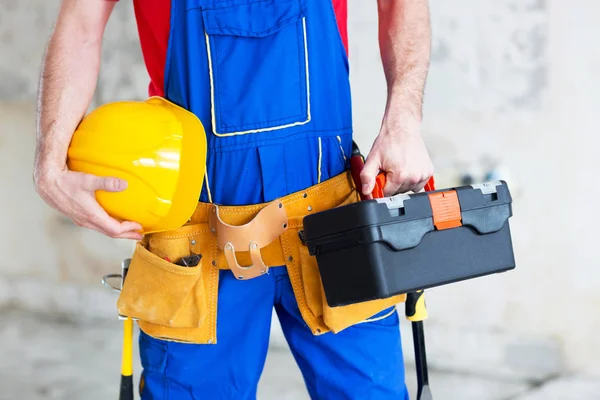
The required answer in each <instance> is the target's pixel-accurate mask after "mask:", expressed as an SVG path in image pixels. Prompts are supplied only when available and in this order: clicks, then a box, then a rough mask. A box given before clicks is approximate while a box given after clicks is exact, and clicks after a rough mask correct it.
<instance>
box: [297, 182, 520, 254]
mask: <svg viewBox="0 0 600 400" xmlns="http://www.w3.org/2000/svg"><path fill="white" fill-rule="evenodd" d="M452 191H454V192H455V193H456V197H457V198H458V203H459V206H460V224H461V225H462V226H470V227H471V228H473V229H474V230H475V231H477V232H478V233H480V234H486V233H491V232H496V231H498V230H500V229H501V228H502V226H503V225H504V224H505V223H506V221H507V220H508V218H509V217H511V216H512V208H511V204H512V198H511V195H510V191H509V189H508V185H507V184H506V182H505V181H502V180H498V181H491V182H485V183H481V184H475V185H465V186H458V187H455V188H449V189H440V190H436V191H431V192H426V193H425V192H421V193H415V194H398V195H395V196H391V197H385V198H381V199H374V200H366V201H361V202H357V203H352V204H348V205H345V206H342V207H337V208H333V209H330V210H326V211H322V212H319V213H316V214H311V215H308V216H306V217H305V218H304V240H305V241H306V242H315V241H319V239H321V238H326V237H330V236H332V235H339V234H341V233H345V232H349V231H352V230H357V229H361V228H365V227H372V226H381V225H388V224H401V223H405V222H409V221H417V220H426V221H427V223H426V224H418V225H419V226H420V228H419V229H412V228H409V227H413V226H415V227H416V225H415V224H414V223H412V224H407V225H406V227H407V231H406V232H403V236H405V237H404V238H403V239H402V242H403V243H404V244H402V245H400V243H399V244H398V245H399V246H400V247H405V246H409V245H411V244H414V243H415V242H416V243H417V244H418V242H419V241H420V240H421V238H422V236H423V235H424V234H425V233H427V231H430V230H433V229H435V228H434V224H433V223H432V221H433V217H434V212H433V210H432V202H431V195H432V194H435V193H443V192H452ZM443 211H445V210H443V209H442V212H443ZM438 212H439V211H438ZM424 230H425V231H424ZM407 236H415V237H414V238H412V239H411V238H409V237H407ZM311 247H312V246H311ZM394 247H396V248H398V246H394Z"/></svg>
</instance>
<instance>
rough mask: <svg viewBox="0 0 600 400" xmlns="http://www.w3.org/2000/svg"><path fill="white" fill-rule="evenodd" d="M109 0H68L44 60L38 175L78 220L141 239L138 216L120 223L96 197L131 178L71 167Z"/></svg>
mask: <svg viewBox="0 0 600 400" xmlns="http://www.w3.org/2000/svg"><path fill="white" fill-rule="evenodd" d="M114 4H115V3H114V2H113V1H107V0H93V1H92V0H63V1H62V3H61V7H60V10H59V14H58V17H57V20H56V25H55V28H54V30H53V32H52V35H51V37H50V40H49V43H48V46H47V50H46V54H45V55H44V60H43V63H42V72H41V76H40V84H39V96H38V108H37V145H36V151H35V165H34V181H35V186H36V190H37V192H38V193H39V195H40V196H41V197H42V198H43V199H44V200H45V201H46V202H47V203H48V204H49V205H50V206H52V207H53V208H55V209H57V210H58V211H60V212H62V213H63V214H65V215H66V216H68V217H69V218H71V219H72V220H73V221H74V222H75V223H76V224H77V225H79V226H83V227H87V228H91V229H94V230H97V231H99V232H101V233H103V234H105V235H108V236H111V237H120V238H130V239H139V238H141V235H139V234H138V233H137V232H134V230H138V229H141V227H140V226H139V224H136V223H133V222H123V223H120V222H118V221H116V220H114V219H113V218H111V217H110V216H108V214H107V213H106V212H105V211H104V210H103V209H102V208H101V207H100V205H99V204H98V203H97V202H96V199H95V192H96V190H108V191H121V190H124V189H125V187H126V185H127V183H126V182H124V181H121V180H119V179H115V178H111V177H97V176H93V175H88V174H81V173H76V172H72V171H69V170H68V169H67V165H66V159H67V151H68V148H69V144H70V142H71V137H72V136H73V132H74V131H75V129H76V128H77V125H78V124H79V122H80V121H81V119H82V117H83V116H84V115H85V112H86V111H87V109H88V107H89V105H90V103H91V101H92V97H93V94H94V91H95V88H96V83H97V80H98V71H99V66H100V55H101V48H102V36H103V34H104V29H105V27H106V23H107V21H108V19H109V17H110V14H111V12H112V10H113V8H114Z"/></svg>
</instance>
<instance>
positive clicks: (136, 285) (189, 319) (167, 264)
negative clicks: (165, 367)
mask: <svg viewBox="0 0 600 400" xmlns="http://www.w3.org/2000/svg"><path fill="white" fill-rule="evenodd" d="M357 201H359V196H358V193H357V191H356V189H355V187H354V184H353V182H352V178H351V175H350V173H349V172H348V173H343V174H341V175H338V176H336V177H334V178H331V179H329V180H327V181H325V182H323V183H320V184H318V185H315V186H312V187H310V188H308V189H306V190H304V191H301V192H297V193H293V194H291V195H288V196H285V197H282V198H280V199H277V200H275V201H272V202H270V203H267V204H257V205H248V206H221V205H215V204H208V203H199V204H198V206H197V208H196V211H195V212H194V214H193V216H192V217H191V218H190V221H189V222H188V223H187V224H186V225H184V226H183V227H181V228H179V229H176V230H174V231H169V232H160V233H155V234H150V235H147V236H146V237H144V239H142V240H141V241H140V242H138V243H137V245H136V249H135V252H134V254H133V256H132V259H131V263H130V266H129V272H128V274H127V280H126V281H125V282H124V283H123V287H122V289H121V293H120V296H119V300H118V302H117V308H118V312H119V314H120V315H123V316H128V317H131V318H136V319H137V320H138V323H139V325H140V328H141V329H142V330H143V331H144V332H146V333H147V334H149V335H151V336H154V337H157V338H161V339H164V340H171V341H178V342H190V343H208V344H211V343H212V344H214V343H217V335H216V320H217V299H218V287H219V270H231V272H232V273H233V274H234V276H235V277H236V278H237V279H239V280H248V279H261V277H262V276H263V275H265V274H267V273H268V272H269V268H274V267H279V268H287V270H288V274H289V277H290V282H291V284H292V287H293V290H294V294H295V296H296V300H297V302H298V307H299V309H300V312H301V314H302V317H303V319H304V320H305V322H306V324H307V325H308V327H309V328H310V329H311V331H312V333H313V334H315V335H319V334H323V333H326V332H330V331H333V332H336V333H337V332H339V331H341V330H343V329H345V328H347V327H349V326H352V325H354V324H356V323H359V322H363V321H365V320H366V319H368V318H369V317H371V316H373V315H375V314H377V313H379V312H381V311H382V310H385V309H386V308H389V307H390V306H393V305H395V304H398V303H400V302H403V301H404V300H405V295H399V296H394V297H391V298H388V299H382V300H375V301H367V302H363V303H359V304H352V305H349V306H344V307H335V308H331V307H329V306H328V305H327V302H326V300H325V296H324V293H323V288H322V285H321V280H320V276H319V269H318V266H317V263H316V259H315V257H313V256H311V255H310V254H309V252H308V248H307V247H306V245H305V244H304V243H303V241H302V238H301V231H302V222H303V218H304V217H305V216H306V215H308V214H311V213H315V212H320V211H324V210H327V209H330V208H333V207H339V206H342V205H346V204H350V203H354V202H357ZM198 254H199V255H201V258H200V261H199V262H198V264H197V265H193V266H181V265H177V262H176V261H177V260H180V259H182V258H185V257H190V255H198ZM196 259H197V258H196Z"/></svg>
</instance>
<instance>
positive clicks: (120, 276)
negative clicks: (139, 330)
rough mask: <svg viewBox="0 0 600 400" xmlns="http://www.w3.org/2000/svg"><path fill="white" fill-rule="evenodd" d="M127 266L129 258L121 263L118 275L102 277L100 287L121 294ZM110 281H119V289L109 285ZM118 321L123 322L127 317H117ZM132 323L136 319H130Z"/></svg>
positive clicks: (129, 262)
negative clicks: (102, 286)
mask: <svg viewBox="0 0 600 400" xmlns="http://www.w3.org/2000/svg"><path fill="white" fill-rule="evenodd" d="M129 264H131V258H126V259H125V260H123V261H122V262H121V273H120V274H107V275H104V276H103V277H102V285H104V286H105V287H106V288H108V290H110V291H111V292H115V293H121V290H122V289H123V283H124V282H125V278H126V277H127V271H129ZM110 279H119V280H120V284H119V287H115V286H113V285H111V284H110V282H109V280H110ZM118 318H119V320H121V321H124V320H126V319H127V318H128V317H127V316H125V315H121V314H119V315H118ZM131 319H132V320H134V321H137V320H138V319H137V318H131Z"/></svg>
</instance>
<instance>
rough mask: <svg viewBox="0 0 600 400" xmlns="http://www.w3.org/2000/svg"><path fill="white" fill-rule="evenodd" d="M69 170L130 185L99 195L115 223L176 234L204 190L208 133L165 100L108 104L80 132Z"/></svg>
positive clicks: (87, 118) (72, 146)
mask: <svg viewBox="0 0 600 400" xmlns="http://www.w3.org/2000/svg"><path fill="white" fill-rule="evenodd" d="M67 166H68V167H69V169H70V170H72V171H78V172H85V173H88V174H92V175H96V176H102V177H114V178H120V179H123V180H125V181H127V182H128V186H127V189H125V190H124V191H122V192H106V191H97V192H96V199H97V200H98V203H99V204H100V205H101V206H102V207H103V208H104V209H105V210H106V212H107V213H108V214H109V215H110V216H112V217H113V218H116V219H118V220H121V221H125V220H126V221H134V222H138V223H139V224H141V225H142V228H143V233H151V232H158V231H167V230H171V229H177V228H179V227H181V226H183V225H184V224H185V223H186V222H187V221H188V219H189V218H190V217H191V216H192V214H193V213H194V210H195V209H196V206H197V204H198V200H199V197H200V191H201V190H202V183H203V180H204V172H205V169H206V135H205V132H204V127H203V126H202V123H201V122H200V120H199V119H198V118H197V117H196V116H195V115H194V114H193V113H191V112H189V111H187V110H185V109H184V108H181V107H179V106H177V105H176V104H173V103H172V102H170V101H168V100H166V99H164V98H162V97H151V98H149V99H147V100H145V101H119V102H113V103H108V104H105V105H102V106H100V107H98V108H96V109H95V110H93V111H92V112H90V113H89V114H88V115H86V116H85V117H84V118H83V120H82V121H81V123H80V124H79V126H78V127H77V129H76V131H75V133H74V134H73V138H72V140H71V144H70V146H69V150H68V159H67Z"/></svg>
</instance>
